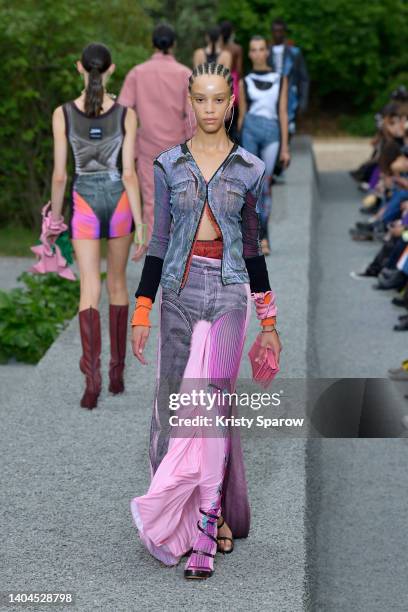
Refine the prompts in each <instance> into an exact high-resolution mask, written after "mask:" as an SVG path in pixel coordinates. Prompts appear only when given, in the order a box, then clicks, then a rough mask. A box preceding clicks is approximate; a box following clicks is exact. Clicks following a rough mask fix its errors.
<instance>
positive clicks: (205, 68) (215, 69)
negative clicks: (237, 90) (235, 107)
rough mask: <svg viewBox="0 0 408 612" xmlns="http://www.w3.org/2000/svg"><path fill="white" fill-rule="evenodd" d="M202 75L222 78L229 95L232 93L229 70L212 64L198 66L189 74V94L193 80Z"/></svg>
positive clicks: (221, 65)
mask: <svg viewBox="0 0 408 612" xmlns="http://www.w3.org/2000/svg"><path fill="white" fill-rule="evenodd" d="M203 74H215V75H218V76H222V77H223V78H224V79H225V80H226V81H227V83H228V87H229V90H230V95H232V93H233V80H232V76H231V71H230V70H229V68H227V67H226V66H224V65H223V64H216V63H215V62H212V63H211V64H208V63H205V64H198V66H196V67H195V68H194V70H193V72H192V73H191V76H190V78H189V80H188V90H189V92H190V93H191V88H192V87H193V83H194V81H195V79H196V78H197V77H199V76H202V75H203Z"/></svg>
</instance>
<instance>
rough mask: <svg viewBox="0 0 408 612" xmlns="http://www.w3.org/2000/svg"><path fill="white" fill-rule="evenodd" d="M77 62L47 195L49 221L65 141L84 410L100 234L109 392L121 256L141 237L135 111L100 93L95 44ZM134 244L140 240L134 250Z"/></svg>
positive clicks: (94, 385) (91, 372)
mask: <svg viewBox="0 0 408 612" xmlns="http://www.w3.org/2000/svg"><path fill="white" fill-rule="evenodd" d="M77 69H78V72H79V73H80V74H81V75H82V76H83V78H84V83H85V90H84V91H83V92H82V93H81V95H80V96H79V97H78V98H76V99H75V100H72V101H70V102H67V103H65V104H63V105H62V106H59V107H58V108H56V109H55V111H54V114H53V134H54V171H53V175H52V192H51V201H52V217H53V219H55V221H57V220H58V219H61V211H62V206H63V201H64V193H65V187H66V182H67V172H66V165H67V153H68V142H69V144H70V145H71V148H72V152H73V156H74V162H75V176H74V180H73V184H72V200H71V210H70V213H71V214H70V221H69V232H70V237H71V240H72V244H73V247H74V251H75V255H76V259H77V262H78V266H79V273H80V288H81V294H80V302H79V315H78V316H79V326H80V332H81V342H82V350H83V353H82V357H81V359H80V369H81V371H82V372H83V373H84V374H85V377H86V389H85V392H84V394H83V397H82V399H81V406H82V407H83V408H88V409H91V408H95V407H96V405H97V401H98V396H99V394H100V391H101V384H102V377H101V371H100V353H101V324H100V315H99V310H98V306H99V301H100V293H101V279H100V241H101V239H102V238H107V239H108V253H107V289H108V294H109V331H110V349H111V359H110V366H109V379H110V382H109V390H110V391H111V392H112V393H114V394H116V393H121V392H122V391H123V390H124V381H123V372H124V367H125V356H126V338H127V323H128V310H129V299H128V290H127V286H126V273H125V272H126V263H127V260H128V256H129V248H130V245H131V242H132V239H133V235H134V230H135V227H136V231H137V238H138V240H139V243H141V242H142V240H143V236H142V218H141V203H140V196H139V186H138V181H137V176H136V174H135V170H134V159H133V145H134V140H135V136H136V117H135V114H134V112H133V111H132V110H128V109H126V108H125V107H124V106H122V105H120V104H118V103H117V102H115V101H114V100H113V99H112V97H111V96H109V95H108V94H107V93H106V82H107V80H108V77H109V76H110V75H111V74H112V73H113V71H114V69H115V65H114V64H113V63H112V58H111V54H110V51H109V49H108V48H107V47H105V45H102V44H99V43H92V44H90V45H88V46H87V47H86V48H85V49H84V50H83V53H82V57H81V61H78V62H77ZM142 248H143V245H141V244H140V245H139V247H138V249H142Z"/></svg>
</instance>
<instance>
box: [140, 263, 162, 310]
mask: <svg viewBox="0 0 408 612" xmlns="http://www.w3.org/2000/svg"><path fill="white" fill-rule="evenodd" d="M162 268H163V259H161V257H155V256H154V255H146V258H145V261H144V266H143V270H142V276H141V279H140V283H139V286H138V288H137V291H136V293H135V297H136V298H137V297H139V295H144V296H145V297H149V298H151V300H152V302H154V300H155V298H156V293H157V290H158V288H159V284H160V279H161V273H162Z"/></svg>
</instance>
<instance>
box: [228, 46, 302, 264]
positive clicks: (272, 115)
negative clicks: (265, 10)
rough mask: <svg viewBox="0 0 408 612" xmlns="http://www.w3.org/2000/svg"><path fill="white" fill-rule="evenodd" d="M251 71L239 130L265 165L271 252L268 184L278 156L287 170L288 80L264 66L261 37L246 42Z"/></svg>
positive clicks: (264, 210)
mask: <svg viewBox="0 0 408 612" xmlns="http://www.w3.org/2000/svg"><path fill="white" fill-rule="evenodd" d="M249 57H250V59H251V62H252V70H251V72H250V73H249V74H247V75H246V77H245V78H244V79H241V81H240V105H239V120H238V129H239V130H241V142H242V146H243V147H244V148H245V149H247V150H248V151H250V152H251V153H253V154H254V155H258V156H259V157H260V158H261V159H263V161H264V162H265V166H266V180H265V183H264V191H263V195H262V199H261V203H260V209H261V215H260V220H261V246H262V252H263V253H264V254H265V255H269V253H270V245H269V239H268V220H269V216H270V213H271V207H272V194H271V181H272V176H273V170H274V168H275V163H276V160H277V157H278V155H279V156H280V161H281V162H282V165H283V166H284V167H286V166H287V165H288V164H289V161H290V152H289V145H288V79H287V77H282V76H281V75H279V74H278V73H277V72H274V71H273V70H272V69H271V68H270V67H269V66H268V64H267V58H268V47H267V45H266V40H265V39H264V38H262V37H261V36H254V37H253V38H252V39H251V40H250V42H249Z"/></svg>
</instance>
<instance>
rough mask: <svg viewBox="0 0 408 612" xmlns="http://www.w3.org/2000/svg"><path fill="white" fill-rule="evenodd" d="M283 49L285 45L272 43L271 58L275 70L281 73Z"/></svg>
mask: <svg viewBox="0 0 408 612" xmlns="http://www.w3.org/2000/svg"><path fill="white" fill-rule="evenodd" d="M284 50H285V45H273V46H272V53H273V59H274V63H275V70H276V72H278V73H279V74H282V68H283V52H284Z"/></svg>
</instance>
